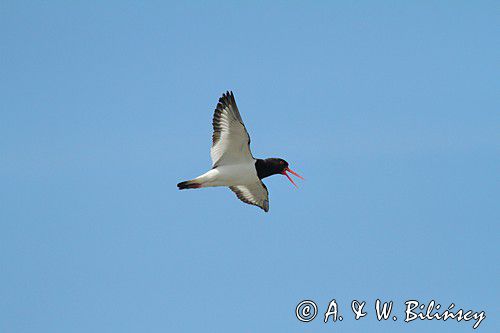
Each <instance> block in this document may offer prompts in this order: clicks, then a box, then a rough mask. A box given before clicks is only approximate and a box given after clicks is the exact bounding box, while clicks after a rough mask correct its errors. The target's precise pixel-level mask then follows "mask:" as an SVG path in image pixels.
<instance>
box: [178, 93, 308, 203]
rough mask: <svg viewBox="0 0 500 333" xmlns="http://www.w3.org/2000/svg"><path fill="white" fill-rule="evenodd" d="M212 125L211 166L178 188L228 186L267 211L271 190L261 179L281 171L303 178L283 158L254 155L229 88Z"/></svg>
mask: <svg viewBox="0 0 500 333" xmlns="http://www.w3.org/2000/svg"><path fill="white" fill-rule="evenodd" d="M212 126H213V135H212V147H211V148H210V157H211V158H212V169H211V170H209V171H208V172H206V173H204V174H202V175H201V176H198V177H196V178H194V179H191V180H187V181H183V182H180V183H178V184H177V187H178V188H179V190H184V189H198V188H205V187H215V186H227V187H229V188H230V189H231V191H233V192H234V193H235V194H236V196H237V197H238V199H240V200H241V201H243V202H244V203H246V204H249V205H254V206H257V207H260V208H261V209H263V210H264V211H265V212H268V211H269V192H268V190H267V187H266V185H265V184H264V183H263V182H262V179H264V178H266V177H269V176H272V175H278V174H281V175H284V176H286V177H287V178H288V179H289V180H290V182H292V184H293V185H295V186H297V184H295V182H294V181H293V180H292V178H291V177H290V176H289V175H288V173H291V174H293V175H295V176H297V177H299V178H301V179H304V178H303V177H302V176H300V175H299V174H298V173H296V172H295V171H293V170H291V169H290V167H289V165H288V162H287V161H285V160H284V159H281V158H266V159H259V158H254V157H253V155H252V152H251V150H250V135H249V134H248V132H247V129H246V128H245V124H244V123H243V120H242V119H241V115H240V112H239V110H238V107H237V106H236V100H235V98H234V94H233V92H232V91H226V92H225V93H223V94H222V97H220V98H219V102H218V103H217V106H216V108H215V111H214V115H213V120H212ZM287 172H288V173H287Z"/></svg>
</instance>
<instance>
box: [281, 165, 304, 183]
mask: <svg viewBox="0 0 500 333" xmlns="http://www.w3.org/2000/svg"><path fill="white" fill-rule="evenodd" d="M287 171H288V172H290V173H291V174H292V175H295V176H297V177H299V178H300V179H302V180H304V178H302V176H301V175H299V174H298V173H296V172H295V171H293V170H292V169H290V168H286V169H285V170H283V172H282V173H283V174H284V175H285V176H286V177H287V178H288V180H289V181H291V182H292V184H293V185H295V187H298V186H297V184H295V182H294V181H293V180H292V178H290V176H289V175H288V174H287V173H286V172H287Z"/></svg>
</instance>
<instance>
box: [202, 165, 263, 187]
mask: <svg viewBox="0 0 500 333" xmlns="http://www.w3.org/2000/svg"><path fill="white" fill-rule="evenodd" d="M195 180H196V181H197V182H199V183H201V184H202V187H210V186H236V185H247V184H252V183H255V182H257V181H258V180H259V178H258V177H257V170H256V169H255V163H253V162H252V163H245V164H234V165H221V166H218V167H217V168H215V169H212V170H210V171H208V172H207V173H205V174H203V175H201V176H199V177H197V178H196V179H195Z"/></svg>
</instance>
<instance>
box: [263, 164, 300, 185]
mask: <svg viewBox="0 0 500 333" xmlns="http://www.w3.org/2000/svg"><path fill="white" fill-rule="evenodd" d="M255 168H256V169H257V176H258V177H259V178H260V179H263V178H266V177H269V176H272V175H277V174H282V175H285V176H287V177H288V179H289V180H290V181H291V182H292V184H293V185H295V183H294V182H293V180H292V178H290V176H289V175H288V174H287V172H290V173H291V174H293V175H295V176H297V177H299V178H301V179H304V178H302V177H301V176H299V175H298V174H297V173H296V172H295V171H292V170H290V168H289V167H288V162H287V161H285V160H284V159H281V158H266V159H265V160H261V159H258V160H257V162H256V163H255ZM295 186H297V185H295Z"/></svg>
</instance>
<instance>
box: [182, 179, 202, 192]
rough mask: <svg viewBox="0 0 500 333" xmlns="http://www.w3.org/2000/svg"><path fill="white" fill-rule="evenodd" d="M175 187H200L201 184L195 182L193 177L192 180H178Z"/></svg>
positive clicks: (183, 188)
mask: <svg viewBox="0 0 500 333" xmlns="http://www.w3.org/2000/svg"><path fill="white" fill-rule="evenodd" d="M177 187H178V188H179V190H185V189H190V188H200V187H201V184H200V183H197V182H196V181H195V180H194V179H193V180H186V181H185V182H180V183H179V184H177Z"/></svg>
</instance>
